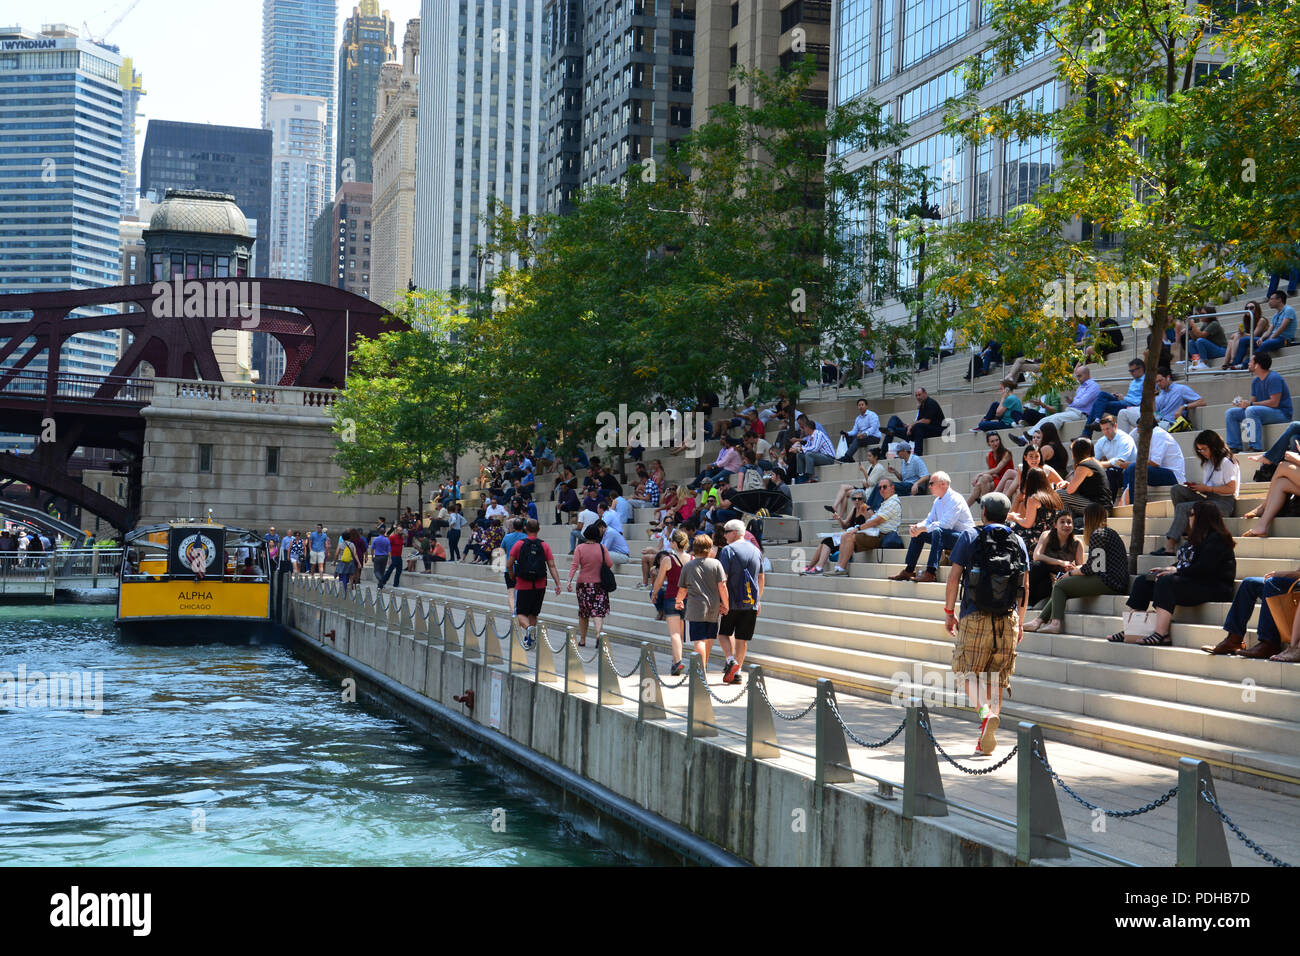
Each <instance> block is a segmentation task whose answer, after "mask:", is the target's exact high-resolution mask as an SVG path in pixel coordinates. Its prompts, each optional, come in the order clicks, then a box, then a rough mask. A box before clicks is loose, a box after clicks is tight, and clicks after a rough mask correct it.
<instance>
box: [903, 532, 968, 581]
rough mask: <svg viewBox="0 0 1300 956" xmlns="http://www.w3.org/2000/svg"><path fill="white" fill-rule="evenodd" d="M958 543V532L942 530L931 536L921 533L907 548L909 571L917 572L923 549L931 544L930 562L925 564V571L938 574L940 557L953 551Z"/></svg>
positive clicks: (927, 533)
mask: <svg viewBox="0 0 1300 956" xmlns="http://www.w3.org/2000/svg"><path fill="white" fill-rule="evenodd" d="M956 543H957V532H956V531H948V530H942V531H939V532H938V533H936V534H931V533H930V532H929V531H923V532H921V533H920V534H918V535H917V536H916V537H915V538H913V539H912V543H911V544H909V545H908V546H907V570H909V571H915V570H916V562H917V561H918V560H919V559H920V557H921V549H922V548H924V547H925V546H926V545H927V544H929V545H930V560H929V561H927V562H926V563H925V569H926V570H927V571H936V572H937V571H938V570H939V556H940V555H942V554H943V552H945V551H951V550H952V547H953V545H955V544H956Z"/></svg>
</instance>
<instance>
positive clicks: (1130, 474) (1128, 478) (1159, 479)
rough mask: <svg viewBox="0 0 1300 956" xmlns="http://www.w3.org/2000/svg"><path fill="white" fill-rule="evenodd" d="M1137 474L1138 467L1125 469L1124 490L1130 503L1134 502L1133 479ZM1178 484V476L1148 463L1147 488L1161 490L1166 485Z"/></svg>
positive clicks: (1130, 466) (1132, 466)
mask: <svg viewBox="0 0 1300 956" xmlns="http://www.w3.org/2000/svg"><path fill="white" fill-rule="evenodd" d="M1136 474H1137V465H1136V464H1134V465H1129V466H1128V467H1127V468H1125V469H1124V488H1125V489H1126V490H1127V491H1128V493H1129V501H1132V500H1133V479H1134V476H1135V475H1136ZM1176 484H1178V476H1177V475H1175V474H1174V473H1173V472H1172V471H1170V470H1169V469H1168V468H1161V467H1160V466H1159V465H1153V464H1151V463H1150V462H1148V463H1147V487H1148V488H1159V487H1162V486H1164V485H1176Z"/></svg>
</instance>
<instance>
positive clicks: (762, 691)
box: [758, 680, 817, 721]
mask: <svg viewBox="0 0 1300 956" xmlns="http://www.w3.org/2000/svg"><path fill="white" fill-rule="evenodd" d="M758 693H759V696H760V697H762V698H763V702H764V703H765V704H767V709H768V710H770V711H771V712H772V713H774V714H776V716H778V717H780V718H781V719H782V720H789V721H795V720H803V718H805V717H807V716H808V715H809V714H811V713H812V712H813V708H815V707H816V706H817V698H816V697H814V698H813V699H812V703H811V704H809V705H808V706H807V707H805V708H804V709H803V710H801V711H800V712H799V713H797V714H783V713H781V711H779V710H777V709H776V706H775V705H774V704H773V703H772V699H771V698H770V697H768V696H767V681H766V680H760V681H759V682H758Z"/></svg>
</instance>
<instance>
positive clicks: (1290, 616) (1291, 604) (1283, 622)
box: [1267, 578, 1300, 647]
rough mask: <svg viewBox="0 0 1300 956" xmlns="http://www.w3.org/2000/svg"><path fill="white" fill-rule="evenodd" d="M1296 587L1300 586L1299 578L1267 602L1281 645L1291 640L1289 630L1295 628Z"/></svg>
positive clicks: (1298, 594) (1298, 605) (1299, 596)
mask: <svg viewBox="0 0 1300 956" xmlns="http://www.w3.org/2000/svg"><path fill="white" fill-rule="evenodd" d="M1297 587H1300V578H1297V579H1296V580H1295V581H1293V582H1292V583H1291V587H1290V588H1289V589H1288V590H1287V591H1286V593H1285V594H1275V595H1274V596H1273V597H1271V598H1269V599H1268V602H1267V603H1268V613H1269V614H1272V615H1273V623H1274V624H1276V625H1277V633H1278V636H1279V637H1280V638H1281V639H1282V646H1283V647H1285V646H1286V645H1287V642H1288V641H1290V640H1291V632H1292V631H1294V630H1295V618H1296V609H1297V608H1300V590H1297Z"/></svg>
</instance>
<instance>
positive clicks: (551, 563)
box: [506, 518, 560, 648]
mask: <svg viewBox="0 0 1300 956" xmlns="http://www.w3.org/2000/svg"><path fill="white" fill-rule="evenodd" d="M541 528H542V526H541V525H540V524H538V522H537V519H536V518H529V519H528V523H527V524H526V525H524V530H525V531H526V532H527V534H528V537H526V538H524V539H523V540H522V541H516V542H515V546H514V547H513V548H511V549H510V558H509V559H508V560H507V561H506V574H507V575H508V576H510V577H513V578H514V579H515V619H516V620H517V621H518V622H519V626H520V627H521V628H523V630H524V633H523V643H524V647H525V648H531V647H532V646H533V645H534V644H535V643H536V642H537V616H538V615H539V614H541V613H542V599H543V598H544V597H546V575H545V573H544V572H543V574H542V576H541V577H540V578H533V579H529V578H526V577H523V576H521V575H518V574H515V562H516V561H518V560H519V556H520V554H522V553H523V549H524V548H525V547H528V548H529V549H532V548H535V547H537V545H534V544H532V542H534V541H536V542H537V544H538V545H540V546H541V550H542V554H543V556H544V560H545V561H546V566H547V568H549V569H550V572H551V578H552V579H553V580H554V581H555V595H556V597H559V595H560V572H559V571H557V570H556V569H555V555H553V554H551V546H550V545H549V544H547V543H546V542H545V541H542V540H541V539H540V538H538V537H537V535H538V532H540V531H541Z"/></svg>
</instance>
